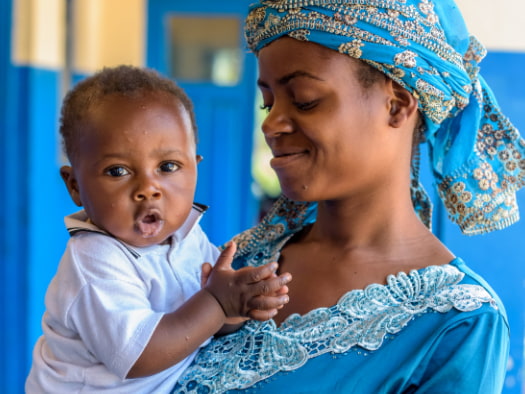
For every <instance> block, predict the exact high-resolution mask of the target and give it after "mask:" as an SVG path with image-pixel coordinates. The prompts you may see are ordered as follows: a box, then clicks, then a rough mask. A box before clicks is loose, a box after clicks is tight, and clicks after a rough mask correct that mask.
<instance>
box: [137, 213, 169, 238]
mask: <svg viewBox="0 0 525 394" xmlns="http://www.w3.org/2000/svg"><path fill="white" fill-rule="evenodd" d="M163 226H164V220H163V219H162V217H161V216H160V212H158V211H157V210H147V211H145V212H143V213H141V214H140V215H139V216H138V217H137V219H136V220H135V230H136V231H137V232H138V233H139V234H140V235H141V236H142V237H144V238H151V237H155V236H156V235H157V234H158V233H159V232H160V231H161V230H162V227H163Z"/></svg>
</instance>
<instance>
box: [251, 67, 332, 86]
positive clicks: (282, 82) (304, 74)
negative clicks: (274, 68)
mask: <svg viewBox="0 0 525 394" xmlns="http://www.w3.org/2000/svg"><path fill="white" fill-rule="evenodd" d="M299 77H303V78H310V79H315V80H316V81H324V80H323V79H322V78H319V77H318V76H317V75H314V74H311V73H309V72H308V71H303V70H297V71H294V72H291V73H289V74H286V75H284V76H282V77H281V78H279V79H278V80H277V83H278V84H279V85H286V84H287V83H288V82H290V81H291V80H292V79H294V78H299ZM257 85H258V86H259V87H268V84H267V83H266V82H264V81H262V80H260V79H258V80H257Z"/></svg>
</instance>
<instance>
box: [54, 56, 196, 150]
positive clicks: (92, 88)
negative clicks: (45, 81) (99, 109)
mask: <svg viewBox="0 0 525 394" xmlns="http://www.w3.org/2000/svg"><path fill="white" fill-rule="evenodd" d="M152 92H154V93H156V92H159V93H160V92H163V93H166V94H168V95H171V96H173V97H174V98H176V99H177V100H178V101H180V103H181V104H182V105H183V107H184V109H185V110H186V111H187V112H188V115H189V117H190V120H191V126H192V129H193V133H194V136H195V142H197V124H196V121H195V113H194V110H193V103H192V101H191V100H190V98H189V97H188V95H187V94H186V92H185V91H184V90H183V89H182V88H181V87H180V86H178V85H177V84H176V83H175V82H174V81H173V80H171V79H169V78H166V77H164V76H162V75H160V74H159V73H158V72H157V71H155V70H152V69H148V68H143V67H135V66H127V65H121V66H117V67H106V68H103V69H102V70H100V71H98V72H97V73H95V74H93V75H91V76H89V77H87V78H86V79H84V80H82V81H80V82H79V83H78V84H76V85H75V86H74V87H73V89H72V90H71V91H70V92H69V93H68V94H67V95H66V97H65V98H64V101H63V103H62V109H61V114H60V134H61V136H62V140H63V147H64V150H65V152H66V154H67V156H68V158H69V160H71V158H72V156H73V155H74V152H75V142H76V140H77V138H78V136H77V133H78V132H79V130H80V129H81V127H80V126H81V124H82V123H83V122H85V121H86V119H87V117H88V116H89V111H90V110H91V107H92V106H93V105H94V104H96V103H98V102H99V101H100V100H101V99H103V98H104V97H106V96H109V95H113V94H119V95H122V96H128V97H137V96H139V95H141V94H144V93H152Z"/></svg>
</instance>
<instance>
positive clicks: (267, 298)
mask: <svg viewBox="0 0 525 394" xmlns="http://www.w3.org/2000/svg"><path fill="white" fill-rule="evenodd" d="M236 249H237V246H236V244H235V243H234V242H230V244H229V245H228V246H227V247H226V248H225V249H224V250H223V251H222V253H221V255H220V256H219V258H218V260H217V263H216V265H215V267H214V268H213V270H211V272H207V271H208V270H209V268H206V267H203V285H204V289H206V290H207V291H208V292H210V293H211V294H212V295H213V296H214V297H215V299H217V301H218V302H219V304H220V305H221V307H222V309H223V310H224V313H225V315H226V317H250V318H252V319H255V320H267V319H270V318H272V317H273V316H275V315H276V314H277V312H278V310H279V309H280V308H282V307H283V305H284V304H286V303H287V302H288V294H287V293H288V287H287V286H286V284H287V283H289V282H290V280H291V279H292V277H291V275H290V274H289V273H284V274H281V275H276V273H275V272H276V271H277V267H278V265H277V263H269V264H266V265H263V266H261V267H243V268H241V269H239V270H237V271H235V270H233V269H232V267H231V263H232V260H233V255H234V254H235V251H236Z"/></svg>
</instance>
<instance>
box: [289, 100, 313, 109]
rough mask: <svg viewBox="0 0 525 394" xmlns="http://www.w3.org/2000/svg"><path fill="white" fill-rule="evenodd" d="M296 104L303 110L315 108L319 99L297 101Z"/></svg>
mask: <svg viewBox="0 0 525 394" xmlns="http://www.w3.org/2000/svg"><path fill="white" fill-rule="evenodd" d="M294 104H295V106H296V107H297V108H298V109H299V110H301V111H307V110H309V109H312V108H314V107H315V106H316V105H317V100H312V101H308V102H295V103H294Z"/></svg>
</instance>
